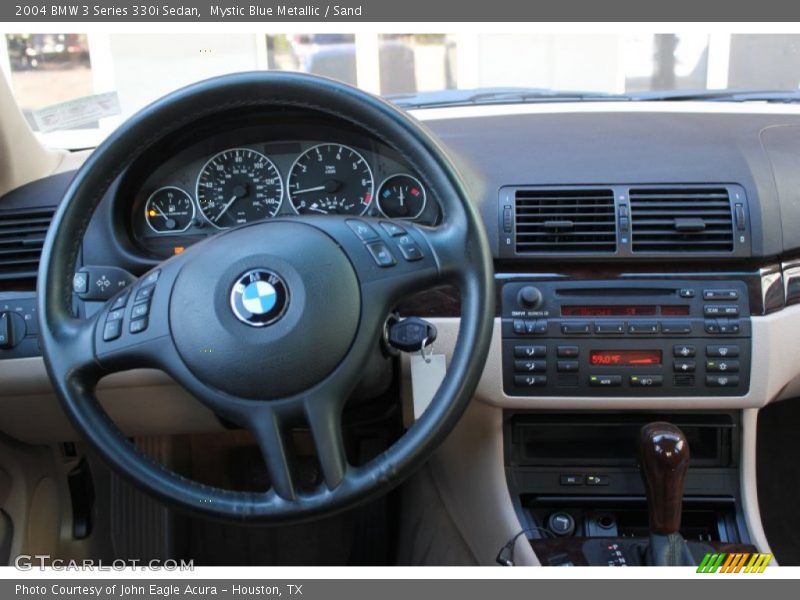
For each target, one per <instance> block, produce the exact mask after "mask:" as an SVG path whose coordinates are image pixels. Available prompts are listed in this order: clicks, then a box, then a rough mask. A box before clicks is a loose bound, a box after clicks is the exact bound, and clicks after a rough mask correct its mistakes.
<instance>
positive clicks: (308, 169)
mask: <svg viewBox="0 0 800 600" xmlns="http://www.w3.org/2000/svg"><path fill="white" fill-rule="evenodd" d="M287 187H288V192H289V200H290V201H291V202H292V207H293V208H294V210H295V211H296V212H297V213H298V214H314V213H318V214H326V215H327V214H338V215H360V214H363V213H364V212H366V210H367V208H369V205H370V202H372V196H373V193H374V182H373V179H372V170H371V169H370V168H369V165H368V164H367V161H366V160H364V157H363V156H361V155H360V154H359V153H358V152H356V151H355V150H353V149H352V148H349V147H347V146H343V145H341V144H320V145H318V146H314V147H313V148H309V149H308V150H306V151H305V152H303V154H301V155H300V156H299V157H298V159H297V160H296V161H295V162H294V165H292V170H291V171H290V172H289V184H288V186H287Z"/></svg>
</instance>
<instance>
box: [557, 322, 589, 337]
mask: <svg viewBox="0 0 800 600" xmlns="http://www.w3.org/2000/svg"><path fill="white" fill-rule="evenodd" d="M591 331H592V324H591V323H589V322H586V321H575V322H573V323H562V324H561V333H563V334H565V335H585V334H587V333H591Z"/></svg>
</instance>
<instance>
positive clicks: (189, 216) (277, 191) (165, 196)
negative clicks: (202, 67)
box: [129, 126, 440, 258]
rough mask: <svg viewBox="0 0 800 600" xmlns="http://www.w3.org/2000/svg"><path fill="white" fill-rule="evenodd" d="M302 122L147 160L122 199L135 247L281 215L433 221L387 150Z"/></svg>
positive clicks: (172, 245) (160, 247)
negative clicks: (149, 164)
mask: <svg viewBox="0 0 800 600" xmlns="http://www.w3.org/2000/svg"><path fill="white" fill-rule="evenodd" d="M301 129H305V131H301V132H299V133H298V132H297V131H295V132H294V133H295V135H294V137H289V136H288V135H287V134H288V131H287V130H286V128H285V127H281V126H261V127H248V128H245V129H240V130H231V131H229V132H226V133H223V134H216V135H212V136H210V137H208V138H206V139H204V140H202V141H200V142H195V143H193V144H191V145H190V146H188V147H186V148H185V149H181V150H180V151H179V152H177V153H176V154H175V155H174V156H172V157H170V158H168V159H166V160H164V161H163V162H161V163H160V164H158V165H155V167H154V168H152V169H151V170H150V171H149V172H148V173H147V174H146V175H145V176H144V177H143V180H144V183H143V184H142V185H141V186H140V188H139V189H138V190H137V192H136V193H135V194H134V196H133V199H132V201H131V202H130V203H129V206H130V208H131V210H132V214H130V216H129V222H130V223H131V225H132V227H131V228H132V233H133V238H134V241H135V243H136V245H137V246H139V247H140V248H141V249H143V250H145V251H146V252H147V253H148V254H150V255H153V256H155V257H159V258H162V257H166V256H169V255H171V254H174V253H176V252H180V251H182V250H183V249H184V248H185V247H187V246H188V245H191V244H192V243H195V242H197V241H199V240H201V239H203V238H205V237H207V236H208V235H212V234H214V233H217V232H219V231H220V230H225V229H229V228H231V227H236V226H239V225H244V224H246V223H252V222H254V221H259V220H263V219H271V218H276V217H280V216H286V215H309V214H316V215H320V214H322V215H353V216H360V215H366V216H375V217H383V218H388V219H397V220H412V221H415V222H417V223H421V224H425V225H434V224H436V223H437V222H438V220H439V218H440V210H439V206H438V203H437V202H435V200H433V199H432V198H431V197H430V192H429V191H428V189H426V186H425V185H424V184H423V182H422V181H421V180H420V177H419V176H418V175H417V174H415V173H414V171H413V170H412V169H411V168H410V167H409V166H408V165H407V164H406V163H405V162H404V160H403V159H402V157H400V156H399V155H398V154H397V153H396V152H395V151H394V150H393V149H391V148H390V147H388V146H386V145H385V144H382V143H381V142H380V141H378V140H374V139H371V138H369V137H367V136H364V135H361V134H357V133H354V132H352V131H347V130H342V129H341V128H337V127H329V126H317V127H313V126H309V127H306V128H301ZM265 140H266V141H265Z"/></svg>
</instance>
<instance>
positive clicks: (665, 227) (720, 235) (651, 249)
mask: <svg viewBox="0 0 800 600" xmlns="http://www.w3.org/2000/svg"><path fill="white" fill-rule="evenodd" d="M630 203H631V234H632V235H631V238H632V239H631V241H632V250H633V252H634V253H636V252H648V253H661V252H673V253H675V252H680V253H687V252H689V253H692V254H703V253H729V252H732V251H733V245H734V240H733V219H732V211H731V202H730V197H729V194H728V190H727V189H725V188H716V187H708V188H703V187H699V188H691V187H687V188H632V189H631V190H630Z"/></svg>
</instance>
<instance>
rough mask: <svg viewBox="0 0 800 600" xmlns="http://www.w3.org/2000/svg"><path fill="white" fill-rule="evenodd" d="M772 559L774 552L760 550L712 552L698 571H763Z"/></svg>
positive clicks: (702, 562)
mask: <svg viewBox="0 0 800 600" xmlns="http://www.w3.org/2000/svg"><path fill="white" fill-rule="evenodd" d="M771 560H772V554H762V553H759V552H756V553H753V554H750V553H747V552H734V553H730V554H729V553H727V552H710V553H708V554H706V555H705V556H704V557H703V560H702V561H701V562H700V565H699V566H698V567H697V572H698V573H717V572H719V573H763V572H764V569H766V568H767V565H769V563H770V561H771Z"/></svg>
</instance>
